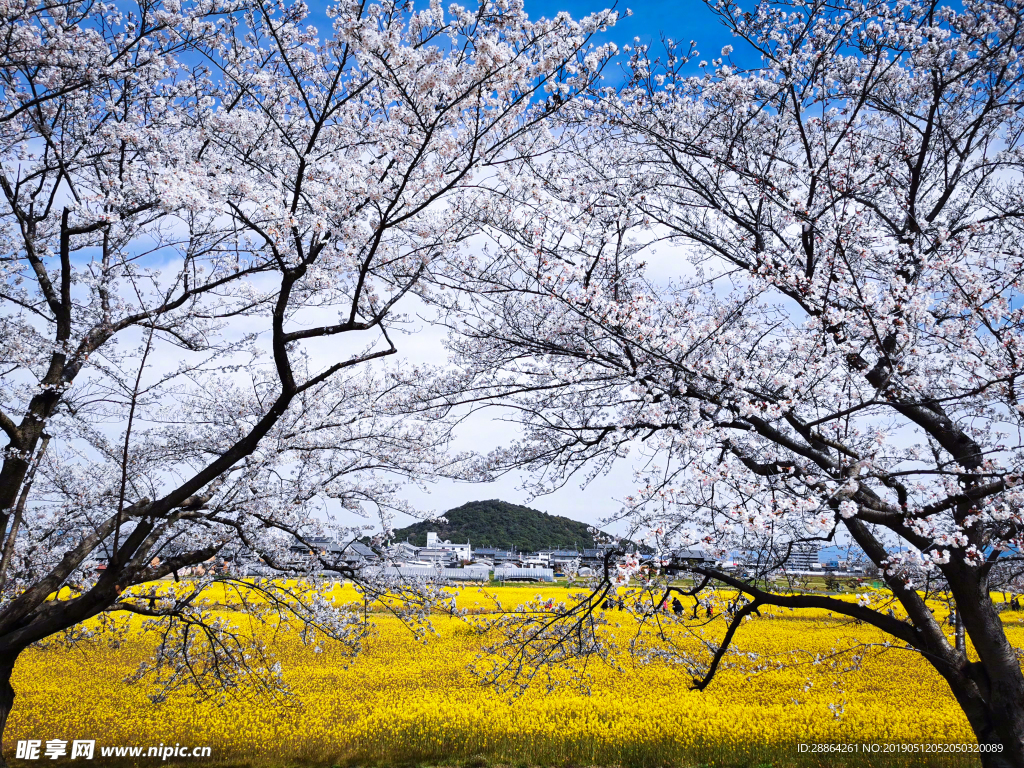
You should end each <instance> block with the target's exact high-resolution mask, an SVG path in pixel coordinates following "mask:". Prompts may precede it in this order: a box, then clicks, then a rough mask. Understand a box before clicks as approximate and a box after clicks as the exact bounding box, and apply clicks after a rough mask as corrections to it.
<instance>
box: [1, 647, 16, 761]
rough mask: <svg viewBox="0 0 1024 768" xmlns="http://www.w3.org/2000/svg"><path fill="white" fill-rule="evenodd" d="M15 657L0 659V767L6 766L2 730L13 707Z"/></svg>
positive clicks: (5, 726)
mask: <svg viewBox="0 0 1024 768" xmlns="http://www.w3.org/2000/svg"><path fill="white" fill-rule="evenodd" d="M15 658H17V657H15ZM15 658H10V659H6V658H5V659H0V768H7V759H6V758H5V757H4V731H6V730H7V718H8V717H10V714H11V710H12V709H13V708H14V688H13V687H12V686H11V674H12V673H13V672H14V661H15Z"/></svg>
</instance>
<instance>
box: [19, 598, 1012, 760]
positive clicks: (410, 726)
mask: <svg viewBox="0 0 1024 768" xmlns="http://www.w3.org/2000/svg"><path fill="white" fill-rule="evenodd" d="M346 589H348V588H346ZM491 592H492V593H497V594H498V596H499V597H500V598H501V599H502V601H503V602H506V603H512V604H515V603H516V602H517V601H520V600H522V599H528V598H529V597H533V595H534V594H535V593H536V592H537V590H536V589H534V590H532V591H529V592H528V594H526V595H524V597H521V598H520V597H517V594H523V589H522V588H511V587H510V588H498V589H494V590H491ZM541 592H542V593H543V594H545V596H546V595H547V594H548V593H550V594H552V595H553V596H557V597H563V596H564V595H565V591H564V589H561V590H559V589H557V588H548V589H545V590H541ZM459 602H460V603H461V604H462V605H463V606H466V607H473V606H474V605H476V604H477V603H478V602H479V603H481V604H486V599H485V596H484V595H482V594H479V593H478V592H477V590H476V588H470V589H467V590H466V591H464V592H463V593H462V594H461V595H460V597H459ZM1020 616H1021V614H1019V613H1018V614H1016V615H1014V614H1009V615H1008V616H1007V621H1008V631H1009V632H1010V633H1011V640H1012V641H1013V643H1014V645H1015V646H1017V647H1021V645H1024V626H1022V625H1021V622H1020V620H1019V618H1017V617H1020ZM609 617H610V618H612V617H613V616H612V614H609ZM375 618H376V623H377V626H378V629H377V631H376V632H375V634H374V635H373V637H371V639H370V640H369V641H368V642H367V643H366V645H365V648H364V651H363V653H362V654H361V655H360V656H359V657H358V658H357V660H356V661H355V662H354V663H350V664H348V663H346V662H345V660H344V659H343V658H342V657H341V655H340V654H338V653H335V652H334V651H332V649H331V648H330V646H327V647H326V648H325V650H324V652H322V653H314V652H312V651H311V650H310V649H309V648H307V647H305V646H303V645H302V644H301V643H300V642H298V640H297V638H295V637H294V636H289V635H282V636H281V637H278V638H276V639H275V640H274V641H273V647H274V650H275V652H276V653H277V655H278V657H279V658H280V660H281V662H282V664H283V666H284V669H285V670H286V675H285V677H286V680H287V681H288V683H289V684H290V685H291V686H292V687H293V689H294V691H295V694H296V695H295V697H294V701H292V702H291V703H290V704H284V705H282V704H278V703H274V702H271V701H268V700H266V699H263V700H260V699H255V700H248V699H237V700H236V699H229V700H228V701H226V702H221V701H216V700H207V701H196V700H194V699H193V698H191V697H189V696H188V695H186V694H183V693H175V694H172V695H171V697H170V698H169V699H168V700H167V701H165V702H163V703H153V702H152V701H150V699H149V697H148V696H147V694H148V693H150V692H151V690H150V689H149V688H147V686H146V684H145V683H139V684H131V683H127V682H125V678H126V677H127V676H128V675H130V674H131V673H132V672H133V671H134V670H135V669H136V667H137V666H138V664H139V662H140V661H142V660H143V659H144V658H146V655H147V643H146V638H145V637H141V636H133V637H132V638H130V640H129V642H127V643H125V644H123V645H121V646H120V647H119V648H116V649H112V648H109V647H107V646H105V645H101V644H96V645H92V646H78V647H75V648H68V649H59V648H50V649H46V650H30V651H28V652H26V653H25V654H23V655H22V657H21V658H20V659H19V661H18V663H17V666H16V668H15V674H14V680H13V684H14V687H15V690H16V692H17V698H16V703H15V709H14V712H13V714H12V717H11V721H10V723H9V725H8V729H7V733H6V734H5V736H6V743H7V744H8V745H10V744H13V743H14V741H15V740H17V739H26V738H38V739H43V740H44V741H45V740H46V739H53V738H60V739H67V740H69V741H70V740H72V739H83V738H84V739H96V740H97V745H98V746H99V745H140V746H149V745H156V744H159V743H163V744H175V743H180V744H182V745H190V746H209V747H211V748H212V755H213V761H212V762H213V763H217V762H224V763H230V764H232V765H254V766H289V765H297V764H314V765H325V766H329V765H335V764H338V765H355V764H363V765H365V764H368V763H369V764H376V765H395V764H407V763H413V762H433V761H438V762H442V763H443V762H446V761H458V760H460V759H464V758H470V757H472V756H476V755H482V756H484V757H486V758H487V759H488V760H491V761H493V762H500V763H510V764H519V765H522V764H530V765H623V766H637V767H640V766H668V765H679V766H683V765H698V764H716V765H752V766H753V765H759V764H761V763H764V762H772V763H773V764H775V765H825V764H835V765H838V764H850V765H862V764H874V765H894V764H899V763H900V762H901V761H900V760H893V759H892V756H891V755H888V756H876V757H867V758H866V757H865V756H864V755H863V753H861V754H859V755H858V756H848V757H842V758H841V757H838V756H836V755H833V756H832V757H830V758H825V759H824V760H822V759H821V758H820V757H812V756H811V755H808V754H806V753H800V752H798V749H797V745H798V744H800V743H817V742H857V743H866V742H880V743H892V742H904V743H906V742H915V743H934V742H952V743H956V742H973V737H972V734H971V731H970V728H969V726H968V725H967V722H966V720H965V719H964V718H963V716H962V715H961V714H960V711H959V709H958V708H957V706H956V704H955V702H954V700H953V698H952V696H951V695H950V694H949V692H948V690H947V689H946V687H945V685H944V683H943V681H942V680H941V679H940V678H939V677H938V676H937V675H936V674H935V673H934V672H932V671H931V669H930V668H929V667H928V666H927V665H926V664H925V663H924V662H923V661H922V660H921V659H919V658H918V657H917V656H916V655H914V654H913V653H910V652H908V651H906V650H902V649H896V648H888V649H886V648H881V647H879V646H878V645H876V644H880V643H882V642H884V639H885V638H884V637H883V636H882V635H881V633H879V632H877V631H876V630H874V629H872V628H870V627H867V626H863V625H862V626H851V625H844V626H841V627H840V626H837V625H836V624H834V623H832V622H831V620H830V619H829V618H828V617H827V616H826V615H824V614H821V615H808V614H807V613H802V614H794V613H790V612H788V611H786V612H777V613H776V614H775V615H774V616H771V615H766V616H764V617H763V618H762V619H757V620H756V622H754V623H751V624H748V625H747V626H746V627H744V629H743V630H741V632H740V633H739V635H738V637H737V640H738V646H739V648H740V650H742V651H743V652H749V653H757V654H760V655H761V656H762V657H764V656H765V655H777V656H774V657H776V658H779V659H785V660H786V661H787V665H786V666H785V668H783V669H781V670H772V671H768V672H762V673H760V674H757V675H754V676H750V675H748V674H745V673H744V672H742V671H740V670H737V669H727V670H724V671H722V672H720V674H719V676H718V677H717V678H716V679H715V681H714V682H713V683H712V684H711V686H710V687H709V688H708V689H707V690H706V691H705V692H703V693H698V692H694V691H690V690H688V682H689V676H688V674H687V673H686V671H685V670H684V669H683V668H681V667H678V666H673V665H670V664H666V663H662V662H657V663H651V664H648V665H643V666H634V665H632V664H631V663H629V662H628V661H627V662H626V663H625V668H624V669H623V670H615V669H613V668H611V667H609V666H607V665H604V664H602V663H600V662H597V663H596V665H595V666H593V667H591V668H590V669H589V672H590V674H591V676H592V684H591V692H590V695H584V694H581V693H578V692H574V691H572V690H569V689H556V691H555V692H554V693H552V694H545V693H544V692H543V691H541V690H531V691H529V692H528V693H527V694H525V695H524V696H522V697H520V698H519V699H516V700H514V701H511V702H510V701H509V700H508V699H507V698H502V697H501V696H499V695H497V694H495V692H494V691H493V690H492V689H489V688H487V687H484V686H483V685H481V684H480V683H479V682H478V680H477V679H476V678H475V677H474V676H473V675H472V674H471V673H470V672H469V671H468V670H467V664H468V663H469V662H471V661H473V659H474V658H475V657H476V656H477V654H478V653H480V650H481V645H482V641H481V639H480V637H479V636H478V635H477V634H476V633H475V632H474V631H473V630H472V628H471V627H469V626H467V625H466V624H465V623H463V622H461V621H459V620H456V619H451V618H447V617H444V616H441V617H437V618H435V621H434V623H435V626H436V628H437V634H436V635H435V636H433V637H430V638H429V639H428V641H427V642H426V643H421V642H417V641H416V640H415V638H414V637H413V635H412V633H410V632H409V631H408V629H406V628H405V627H404V625H402V624H401V623H400V622H399V621H398V620H397V619H395V618H393V617H390V616H387V615H383V614H382V615H378V616H376V617H375ZM720 629H722V630H724V624H723V625H722V627H721V628H720ZM138 634H140V635H141V633H138ZM854 641H855V642H859V643H863V644H865V650H864V651H863V653H864V658H863V660H862V663H861V664H860V666H859V668H858V669H856V670H853V671H844V664H845V663H846V662H840V663H837V664H831V665H830V664H814V663H813V660H814V657H815V656H827V655H828V654H829V651H830V649H832V648H834V647H836V646H837V645H841V644H848V643H850V642H854ZM794 647H799V648H801V649H803V650H804V651H805V652H806V653H805V654H803V655H801V656H799V657H795V656H792V655H789V654H788V651H789V650H790V649H792V648H794ZM97 755H99V750H98V749H97ZM478 760H479V758H478ZM905 762H906V764H914V765H923V764H929V763H931V764H935V765H952V764H957V765H975V764H977V763H976V762H975V761H974V760H973V759H972V758H969V757H950V756H945V757H943V758H937V759H934V760H928V759H924V758H922V756H920V755H918V756H916V757H915V758H908V759H906V760H905ZM152 763H153V759H152V758H151V759H149V760H148V761H147V760H145V759H142V760H140V761H139V764H140V765H142V764H152ZM204 763H205V764H210V761H204ZM167 764H173V761H172V762H170V763H167ZM191 764H192V765H195V764H196V761H194V760H193V761H192V762H191Z"/></svg>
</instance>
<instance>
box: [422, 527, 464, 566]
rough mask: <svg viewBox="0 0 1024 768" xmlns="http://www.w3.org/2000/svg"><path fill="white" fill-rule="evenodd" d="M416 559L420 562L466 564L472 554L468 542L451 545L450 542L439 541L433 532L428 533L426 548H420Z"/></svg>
mask: <svg viewBox="0 0 1024 768" xmlns="http://www.w3.org/2000/svg"><path fill="white" fill-rule="evenodd" d="M417 557H418V558H419V559H420V560H431V561H444V560H455V561H458V562H468V561H469V560H471V559H472V554H471V549H470V546H469V542H468V541H467V542H466V543H465V544H452V543H451V542H450V541H441V540H440V539H439V538H438V537H437V533H436V532H435V531H428V532H427V546H425V547H421V548H420V550H419V552H418V553H417Z"/></svg>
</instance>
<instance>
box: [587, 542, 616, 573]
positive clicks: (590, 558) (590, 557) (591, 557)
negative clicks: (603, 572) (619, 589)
mask: <svg viewBox="0 0 1024 768" xmlns="http://www.w3.org/2000/svg"><path fill="white" fill-rule="evenodd" d="M618 548H619V545H618V544H599V545H598V546H596V547H593V548H590V549H584V550H583V562H584V563H585V564H586V565H589V566H590V567H592V568H593V567H595V566H597V567H603V566H604V559H605V555H607V554H608V552H609V551H610V550H613V549H618Z"/></svg>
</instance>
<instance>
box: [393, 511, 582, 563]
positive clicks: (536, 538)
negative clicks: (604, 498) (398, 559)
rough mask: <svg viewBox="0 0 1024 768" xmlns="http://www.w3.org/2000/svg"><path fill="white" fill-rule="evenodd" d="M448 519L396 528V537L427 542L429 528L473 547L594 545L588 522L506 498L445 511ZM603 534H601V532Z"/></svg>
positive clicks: (521, 548)
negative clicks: (516, 502)
mask: <svg viewBox="0 0 1024 768" xmlns="http://www.w3.org/2000/svg"><path fill="white" fill-rule="evenodd" d="M444 518H445V520H447V522H438V521H427V520H424V521H421V522H418V523H415V524H414V525H410V526H408V527H406V528H399V529H396V530H395V541H405V540H406V539H408V540H409V541H410V542H412V543H413V544H416V545H418V546H425V545H426V543H427V531H437V534H438V536H440V537H441V540H442V541H443V540H445V539H448V540H450V541H453V542H465V541H467V540H468V541H469V542H471V543H472V544H473V546H474V547H501V548H504V549H511V548H512V547H515V548H516V549H517V550H520V551H534V550H538V549H548V548H555V547H559V548H563V547H564V548H569V549H573V548H575V549H583V548H584V547H593V546H594V533H595V531H594V529H592V528H591V526H589V525H587V524H586V523H581V522H579V521H578V520H571V519H569V518H568V517H562V516H560V515H549V514H547V513H546V512H541V511H540V510H536V509H531V508H530V507H523V506H520V505H518V504H509V503H508V502H506V501H499V500H497V499H491V500H489V501H471V502H469V503H468V504H463V505H462V506H461V507H456V508H455V509H450V510H448V511H447V512H446V513H445V514H444ZM598 535H600V534H598Z"/></svg>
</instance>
